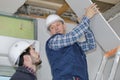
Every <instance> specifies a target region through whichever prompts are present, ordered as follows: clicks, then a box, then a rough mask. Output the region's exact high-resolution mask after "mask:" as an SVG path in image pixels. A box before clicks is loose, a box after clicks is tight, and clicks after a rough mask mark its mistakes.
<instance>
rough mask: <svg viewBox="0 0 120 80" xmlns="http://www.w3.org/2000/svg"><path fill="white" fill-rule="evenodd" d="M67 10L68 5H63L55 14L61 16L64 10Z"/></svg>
mask: <svg viewBox="0 0 120 80" xmlns="http://www.w3.org/2000/svg"><path fill="white" fill-rule="evenodd" d="M68 8H69V6H68V4H67V3H64V4H63V6H62V7H61V8H59V9H58V10H57V11H56V13H57V14H58V15H61V14H63V13H64V12H65V11H66V10H68Z"/></svg>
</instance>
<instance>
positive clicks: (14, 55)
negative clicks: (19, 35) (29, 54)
mask: <svg viewBox="0 0 120 80" xmlns="http://www.w3.org/2000/svg"><path fill="white" fill-rule="evenodd" d="M33 43H34V42H33V41H32V42H28V41H18V42H16V43H14V44H13V45H12V46H11V47H10V49H9V52H8V53H9V54H8V58H9V60H10V62H11V64H12V65H13V66H15V67H16V66H18V64H16V62H17V61H18V59H19V57H20V55H21V54H22V53H23V52H24V50H25V49H27V48H28V47H29V46H30V45H33Z"/></svg>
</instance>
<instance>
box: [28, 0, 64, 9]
mask: <svg viewBox="0 0 120 80" xmlns="http://www.w3.org/2000/svg"><path fill="white" fill-rule="evenodd" d="M26 4H29V5H34V6H39V7H43V8H48V9H55V10H57V9H59V8H60V7H61V6H62V4H59V3H54V2H49V1H41V0H39V1H38V0H27V2H26Z"/></svg>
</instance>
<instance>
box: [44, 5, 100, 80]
mask: <svg viewBox="0 0 120 80" xmlns="http://www.w3.org/2000/svg"><path fill="white" fill-rule="evenodd" d="M96 13H98V9H97V8H96V5H95V4H92V5H90V6H89V7H88V8H87V9H86V13H85V15H84V17H83V18H82V20H81V22H80V23H79V24H78V25H77V26H76V27H75V28H74V29H73V30H72V31H70V32H68V33H65V22H64V20H63V19H62V18H61V17H59V16H58V15H56V14H51V15H49V16H48V17H47V19H46V27H47V29H48V31H49V32H50V34H51V35H52V36H51V37H50V38H49V39H48V40H47V42H46V53H47V57H48V60H49V63H50V66H51V72H52V76H53V80H89V78H88V70H87V61H86V55H85V52H87V51H88V50H91V49H95V48H96V43H95V38H94V35H93V33H92V31H91V30H90V27H89V26H90V18H92V17H93V16H94V15H95V14H96ZM83 34H84V35H85V38H86V41H84V42H79V39H80V38H81V36H82V35H83Z"/></svg>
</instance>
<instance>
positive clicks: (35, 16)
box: [18, 14, 76, 24]
mask: <svg viewBox="0 0 120 80" xmlns="http://www.w3.org/2000/svg"><path fill="white" fill-rule="evenodd" d="M18 16H21V17H28V18H33V19H36V18H42V19H46V17H47V16H48V15H45V16H37V15H33V14H30V15H26V14H18ZM62 18H63V19H64V20H65V22H67V23H71V24H76V22H73V21H72V20H70V19H68V18H64V17H62Z"/></svg>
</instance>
